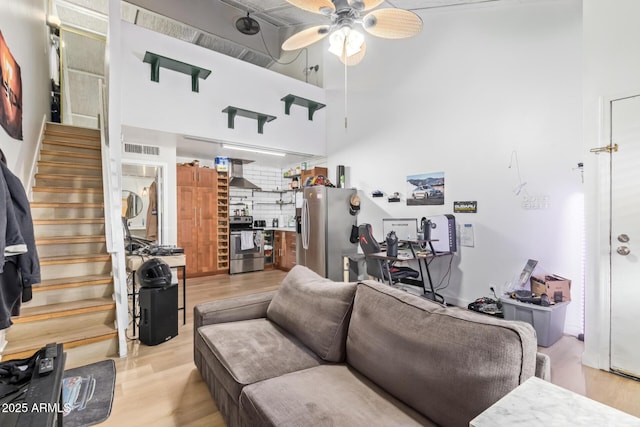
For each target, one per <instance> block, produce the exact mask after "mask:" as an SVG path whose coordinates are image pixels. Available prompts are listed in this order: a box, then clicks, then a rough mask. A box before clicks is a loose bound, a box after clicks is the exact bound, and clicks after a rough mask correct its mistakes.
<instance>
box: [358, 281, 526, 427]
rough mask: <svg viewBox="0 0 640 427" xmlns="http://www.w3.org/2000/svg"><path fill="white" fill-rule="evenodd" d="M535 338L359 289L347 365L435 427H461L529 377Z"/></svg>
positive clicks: (511, 327)
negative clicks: (435, 426) (432, 423)
mask: <svg viewBox="0 0 640 427" xmlns="http://www.w3.org/2000/svg"><path fill="white" fill-rule="evenodd" d="M536 349H537V341H536V335H535V330H534V329H533V327H532V326H531V325H529V324H526V323H524V322H510V321H505V320H502V319H495V318H492V317H490V316H487V315H484V314H479V313H474V312H471V311H468V310H464V309H460V308H456V307H443V306H441V305H440V304H436V303H434V302H432V301H427V300H425V299H423V298H420V297H417V296H415V295H411V294H408V293H406V292H403V291H399V290H397V289H394V288H391V287H389V286H385V285H381V284H379V283H377V282H369V281H366V282H364V283H360V284H358V288H357V291H356V296H355V301H354V306H353V313H352V315H351V321H350V324H349V331H348V336H347V363H348V364H350V365H351V366H352V367H353V368H355V369H356V370H358V371H359V372H360V373H362V374H364V375H365V376H366V377H368V378H369V379H370V380H372V381H373V382H374V383H376V384H378V385H379V386H380V387H382V388H384V389H385V390H387V391H388V392H389V393H391V394H392V395H393V396H395V397H396V398H398V399H400V400H401V401H403V402H404V403H406V404H407V405H409V406H411V407H412V408H414V409H415V410H417V411H418V412H420V413H422V414H423V415H425V416H426V417H428V418H429V419H431V420H432V421H434V422H435V423H436V424H438V425H442V426H468V425H469V421H471V420H472V419H473V418H474V417H476V416H477V415H478V414H479V413H481V412H482V411H484V410H485V409H486V408H488V407H489V406H491V405H492V404H493V403H495V402H496V401H497V400H499V399H500V398H501V397H503V396H504V395H505V394H507V393H508V392H509V391H511V390H512V389H514V388H515V387H517V386H518V385H519V384H520V383H522V382H524V381H525V380H526V379H527V378H529V377H531V376H533V375H534V372H535V363H536Z"/></svg>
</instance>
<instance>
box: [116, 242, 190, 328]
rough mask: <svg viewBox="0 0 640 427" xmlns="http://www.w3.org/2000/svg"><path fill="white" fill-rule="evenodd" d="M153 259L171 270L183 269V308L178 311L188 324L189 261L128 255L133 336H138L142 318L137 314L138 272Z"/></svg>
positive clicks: (183, 258) (174, 257) (172, 256)
mask: <svg viewBox="0 0 640 427" xmlns="http://www.w3.org/2000/svg"><path fill="white" fill-rule="evenodd" d="M152 258H158V259H161V260H162V261H164V262H166V263H167V265H168V266H169V268H177V269H182V307H178V310H182V324H183V325H184V324H186V323H187V310H186V308H185V307H186V306H187V261H186V260H187V259H186V257H185V256H184V254H182V255H168V256H142V255H128V256H127V257H126V264H127V271H130V272H131V276H132V286H133V288H132V290H131V293H130V294H129V295H131V298H132V305H133V309H132V312H133V314H132V316H133V328H132V329H133V330H132V332H133V335H135V334H136V319H138V318H140V315H139V314H137V311H136V295H137V294H138V293H137V292H136V271H137V270H138V268H140V266H141V265H142V263H143V262H145V261H148V260H150V259H152Z"/></svg>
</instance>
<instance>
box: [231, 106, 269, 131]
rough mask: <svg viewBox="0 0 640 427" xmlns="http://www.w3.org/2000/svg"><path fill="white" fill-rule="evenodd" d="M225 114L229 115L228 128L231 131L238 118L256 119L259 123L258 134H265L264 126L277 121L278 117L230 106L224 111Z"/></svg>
mask: <svg viewBox="0 0 640 427" xmlns="http://www.w3.org/2000/svg"><path fill="white" fill-rule="evenodd" d="M222 112H223V113H227V114H228V117H227V127H228V128H229V129H233V128H234V124H235V119H236V116H241V117H247V118H249V119H256V120H257V121H258V133H264V132H263V131H264V124H265V123H267V122H270V121H273V120H275V119H276V116H270V115H269V114H263V113H256V112H255V111H249V110H245V109H243V108H238V107H232V106H231V105H229V106H228V107H227V108H225V109H224V110H222Z"/></svg>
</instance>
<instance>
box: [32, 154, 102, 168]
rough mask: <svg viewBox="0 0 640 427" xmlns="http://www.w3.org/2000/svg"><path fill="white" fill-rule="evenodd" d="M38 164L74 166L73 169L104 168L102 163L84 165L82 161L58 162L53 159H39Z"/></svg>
mask: <svg viewBox="0 0 640 427" xmlns="http://www.w3.org/2000/svg"><path fill="white" fill-rule="evenodd" d="M61 157H62V156H61ZM38 166H53V167H64V168H72V169H90V170H102V165H84V164H82V163H71V162H56V161H51V160H48V161H39V162H38Z"/></svg>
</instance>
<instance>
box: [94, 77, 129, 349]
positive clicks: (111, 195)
mask: <svg viewBox="0 0 640 427" xmlns="http://www.w3.org/2000/svg"><path fill="white" fill-rule="evenodd" d="M98 87H99V89H98V108H99V114H98V126H99V128H100V143H101V148H102V185H103V192H104V221H105V237H106V243H107V252H109V254H110V255H111V265H112V268H111V269H112V274H113V291H114V292H113V298H114V300H115V302H116V327H117V329H118V353H119V355H120V357H126V356H127V338H126V330H127V326H128V324H129V300H128V291H127V273H126V266H125V252H124V233H123V231H122V222H121V217H122V212H121V211H122V196H121V193H122V192H121V187H122V186H121V182H120V180H121V178H120V168H119V167H118V165H119V161H120V160H119V158H118V155H117V153H114V152H113V151H112V150H111V146H110V143H109V141H110V138H109V133H108V129H109V127H108V118H107V114H106V111H107V103H106V97H105V92H106V90H105V89H106V88H105V84H104V81H103V80H102V79H99V81H98Z"/></svg>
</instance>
